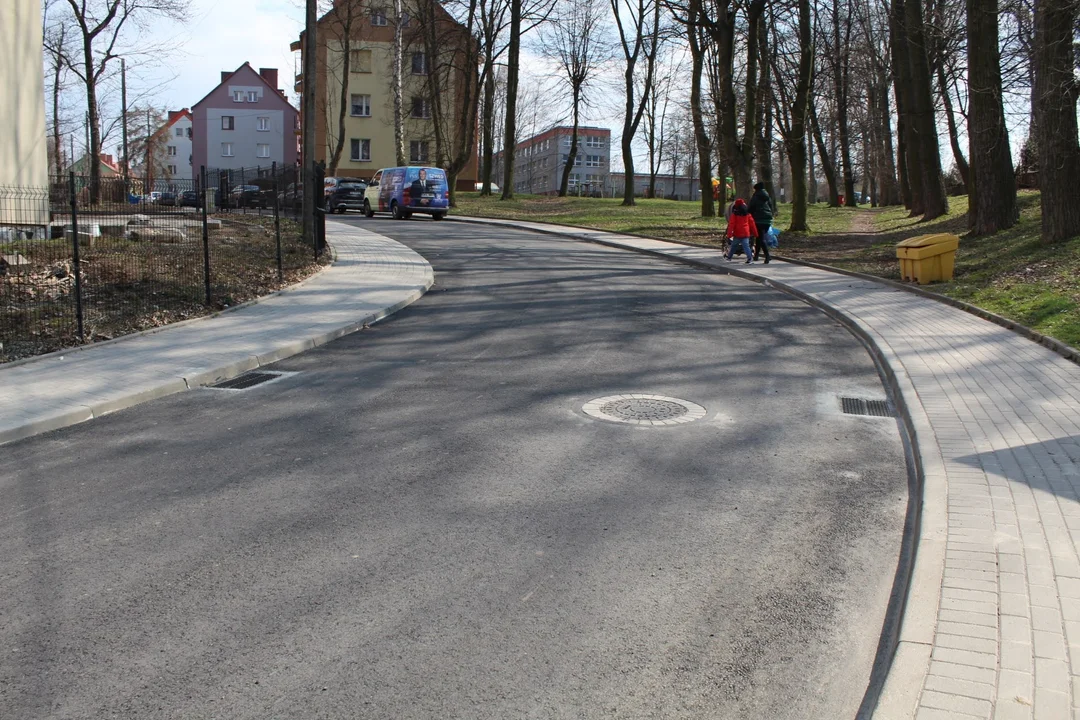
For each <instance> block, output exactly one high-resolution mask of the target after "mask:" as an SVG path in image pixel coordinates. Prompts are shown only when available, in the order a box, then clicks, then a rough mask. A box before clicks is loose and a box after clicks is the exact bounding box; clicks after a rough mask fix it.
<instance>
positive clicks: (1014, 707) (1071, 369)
mask: <svg viewBox="0 0 1080 720" xmlns="http://www.w3.org/2000/svg"><path fill="white" fill-rule="evenodd" d="M495 224H498V223H495ZM507 224H508V225H511V226H513V227H519V228H528V229H537V230H543V231H546V232H556V233H558V234H562V235H567V236H570V237H575V238H578V239H584V240H590V241H596V242H602V243H605V244H608V245H614V246H618V247H625V248H629V249H635V250H639V251H645V252H650V253H658V254H662V255H666V256H669V257H673V258H678V259H680V260H684V261H690V262H695V263H700V264H705V265H712V266H722V267H725V268H732V269H734V270H735V271H736V272H746V273H747V274H748V275H752V276H754V277H756V278H757V279H759V280H764V281H765V282H767V283H769V284H772V285H775V286H777V287H781V288H786V289H789V290H792V291H794V292H797V293H802V294H804V295H805V296H806V297H807V298H808V299H810V300H812V301H813V302H815V303H819V304H822V305H825V306H828V307H831V308H833V309H834V310H835V311H837V312H839V313H841V314H842V315H843V316H845V317H846V318H847V319H848V320H849V321H850V322H853V323H855V324H856V326H857V327H858V328H860V329H861V331H862V332H863V333H865V335H866V336H868V338H869V339H870V341H871V342H872V343H873V344H874V345H875V346H876V348H877V350H878V351H879V353H880V355H881V357H882V358H883V359H884V361H885V362H886V363H887V364H888V366H889V367H891V368H892V370H893V373H894V374H895V376H896V377H895V387H894V392H896V393H899V394H900V395H902V398H903V400H904V403H905V405H906V406H907V408H908V410H909V414H910V416H911V419H910V424H911V427H912V429H913V434H914V436H915V442H916V446H917V452H918V453H919V456H920V460H921V465H922V468H923V473H924V478H925V480H924V494H923V513H922V529H921V533H920V537H919V541H918V551H917V553H918V554H917V559H916V562H915V567H914V573H913V580H912V584H911V589H910V592H909V596H908V603H907V608H906V611H905V614H904V616H903V617H904V619H903V625H902V630H901V635H900V644H899V647H898V650H897V653H896V655H895V658H894V661H893V665H892V669H891V670H890V672H889V675H888V680H887V683H886V685H885V688H884V692H883V694H882V696H881V700H880V702H879V704H878V708H877V711H876V713H875V715H874V717H875V718H878V719H882V720H884V719H890V720H891V719H892V718H916V720H935V719H937V718H956V719H959V720H964V719H965V718H993V719H1001V720H1012V719H1013V718H1018V719H1019V718H1033V719H1035V720H1065V719H1067V718H1072V719H1073V720H1080V708H1078V706H1080V366H1077V365H1076V364H1074V363H1072V362H1070V361H1068V360H1066V359H1065V358H1063V357H1061V356H1060V355H1058V354H1056V353H1054V352H1053V351H1051V350H1049V349H1047V348H1044V347H1042V346H1041V345H1038V344H1036V343H1035V342H1032V341H1031V340H1028V339H1027V338H1024V337H1022V336H1020V335H1018V334H1016V333H1014V332H1012V331H1010V330H1008V329H1005V328H1003V327H1001V326H998V325H996V324H993V323H991V322H988V321H986V320H982V319H980V318H978V317H976V316H974V315H971V314H970V313H966V312H964V311H962V310H959V309H956V308H954V307H951V306H948V305H945V304H943V303H940V302H937V301H935V300H932V299H929V298H924V297H920V296H918V295H915V294H912V293H908V292H905V291H903V290H900V289H896V288H893V287H890V286H888V285H886V284H883V283H878V282H874V281H867V280H861V279H859V278H854V277H851V276H847V275H842V274H838V273H832V272H828V271H825V270H819V269H815V268H810V267H805V266H800V265H795V264H790V263H784V262H779V261H773V262H772V263H770V264H768V265H764V264H755V265H749V266H747V265H743V264H736V263H728V262H727V261H725V260H724V259H723V257H722V256H721V255H720V253H719V252H718V251H717V250H711V249H705V248H693V247H687V246H684V245H678V244H674V243H667V242H662V241H657V240H648V239H643V238H638V237H633V236H625V235H615V234H610V233H603V232H598V231H593V230H586V229H573V228H559V227H558V226H552V225H543V224H539V223H527V222H518V221H514V222H512V223H507Z"/></svg>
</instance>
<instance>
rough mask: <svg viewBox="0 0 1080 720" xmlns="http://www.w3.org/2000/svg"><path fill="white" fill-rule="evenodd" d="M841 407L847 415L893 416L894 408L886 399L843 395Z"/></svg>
mask: <svg viewBox="0 0 1080 720" xmlns="http://www.w3.org/2000/svg"><path fill="white" fill-rule="evenodd" d="M840 407H841V409H842V410H843V411H844V414H845V415H870V416H871V417H892V416H893V413H892V410H890V409H889V403H888V402H887V401H885V400H865V399H863V398H853V397H841V398H840Z"/></svg>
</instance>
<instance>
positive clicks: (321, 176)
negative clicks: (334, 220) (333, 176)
mask: <svg viewBox="0 0 1080 720" xmlns="http://www.w3.org/2000/svg"><path fill="white" fill-rule="evenodd" d="M325 181H326V165H324V164H323V163H321V162H320V163H315V183H314V184H315V202H314V203H312V212H314V213H315V228H314V230H315V233H314V235H315V237H313V238H312V239H311V241H312V242H311V244H312V246H313V247H314V249H315V262H319V250H320V249H321V247H322V243H323V238H324V237H325V236H326V192H325V191H324V183H325Z"/></svg>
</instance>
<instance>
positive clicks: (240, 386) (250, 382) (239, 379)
mask: <svg viewBox="0 0 1080 720" xmlns="http://www.w3.org/2000/svg"><path fill="white" fill-rule="evenodd" d="M279 377H281V373H273V372H248V373H244V374H243V375H237V376H236V377H234V378H229V379H228V380H224V381H222V382H219V383H218V384H217V385H211V386H210V387H212V388H217V389H218V390H247V389H248V388H253V387H255V386H256V385H262V384H263V383H264V382H269V381H270V380H277V379H278V378H279Z"/></svg>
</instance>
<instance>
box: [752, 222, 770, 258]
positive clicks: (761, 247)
mask: <svg viewBox="0 0 1080 720" xmlns="http://www.w3.org/2000/svg"><path fill="white" fill-rule="evenodd" d="M770 227H771V226H769V225H758V226H757V230H758V234H757V237H756V238H754V259H755V260H757V258H758V253H760V252H762V251H764V252H765V261H766V262H768V261H769V260H771V259H772V258H770V257H769V243H767V242H765V241H766V240H767V239H768V237H769V228H770Z"/></svg>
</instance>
